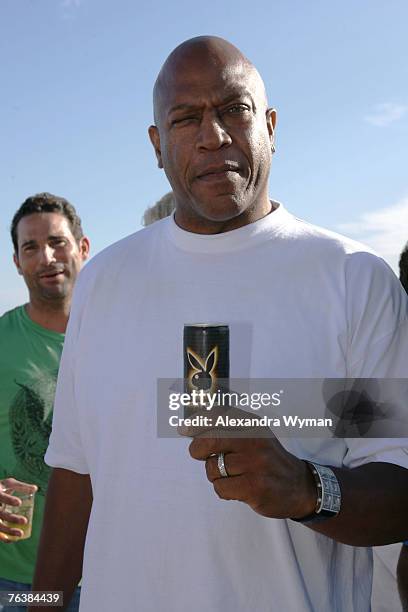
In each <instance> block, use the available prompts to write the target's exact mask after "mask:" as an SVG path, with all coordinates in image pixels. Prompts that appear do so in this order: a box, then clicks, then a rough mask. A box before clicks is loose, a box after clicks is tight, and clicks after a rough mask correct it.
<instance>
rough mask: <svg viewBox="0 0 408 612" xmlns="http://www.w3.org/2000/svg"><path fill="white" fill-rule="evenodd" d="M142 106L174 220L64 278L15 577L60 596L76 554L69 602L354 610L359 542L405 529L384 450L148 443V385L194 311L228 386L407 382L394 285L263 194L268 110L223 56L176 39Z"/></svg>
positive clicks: (231, 51) (399, 295)
mask: <svg viewBox="0 0 408 612" xmlns="http://www.w3.org/2000/svg"><path fill="white" fill-rule="evenodd" d="M154 116H155V125H152V126H151V127H150V128H149V135H150V139H151V141H152V144H153V147H154V150H155V154H156V158H157V162H158V165H159V167H160V168H163V169H164V171H165V172H166V175H167V177H168V180H169V182H170V185H171V188H172V191H173V193H174V198H175V203H176V212H175V217H174V218H173V217H170V218H168V219H164V220H161V221H159V222H157V223H155V224H153V225H152V226H150V227H148V228H145V229H144V230H142V231H141V232H138V233H136V234H135V235H132V236H130V237H129V238H126V239H125V240H123V241H121V242H119V243H118V244H116V245H114V246H112V247H110V248H109V249H107V250H106V251H105V252H104V253H102V254H100V255H99V256H97V257H96V258H94V260H93V261H92V262H91V263H90V265H89V266H88V267H87V269H86V270H85V272H84V274H83V276H81V279H80V280H79V286H78V291H77V294H76V299H75V300H74V307H73V311H72V315H71V320H70V326H69V330H68V335H67V339H66V342H65V347H64V355H63V359H62V364H61V370H60V372H61V373H60V378H59V383H58V390H57V398H56V406H55V412H54V415H55V416H54V423H53V431H52V436H51V441H50V446H49V448H48V451H47V455H46V460H47V462H48V463H49V464H50V465H51V466H53V467H54V471H53V475H52V478H51V482H50V485H49V489H48V500H47V509H46V520H45V528H44V531H43V536H42V544H41V550H40V554H39V561H38V568H37V578H36V581H35V587H36V588H39V589H58V590H64V592H65V594H66V597H69V594H70V592H71V590H72V588H73V585H74V584H76V582H77V581H78V579H79V577H80V575H81V570H82V562H83V588H82V596H81V608H80V609H81V612H94V611H95V610H98V612H105V611H106V612H108V611H109V612H110V611H111V610H120V611H121V612H122V611H123V612H125V611H128V610H140V611H142V612H150V611H151V612H162V611H166V612H176V611H177V612H187V611H189V612H190V611H194V612H212V611H214V612H217V611H222V612H248V611H249V610H254V611H256V612H266V611H270V610H276V611H279V612H281V611H282V610H285V611H290V612H292V611H293V612H303V611H307V612H312V611H313V612H316V611H318V612H328V611H329V610H337V611H339V612H342V611H344V612H366V611H367V612H368V611H369V609H370V593H371V572H372V568H371V550H370V549H369V548H368V546H370V545H372V544H382V543H387V542H391V541H396V540H399V539H401V538H402V537H403V533H405V531H404V530H405V529H406V509H407V491H408V487H407V485H408V478H407V475H408V471H407V469H406V468H407V467H408V453H407V449H404V448H402V445H401V441H400V440H392V439H391V440H387V441H384V440H381V439H378V438H377V439H376V438H372V439H364V440H358V439H353V438H335V439H334V438H332V439H328V438H327V437H326V438H315V437H308V438H307V437H304V438H300V437H297V438H284V439H283V440H282V441H279V440H278V438H277V437H276V436H275V435H274V434H273V433H272V432H271V431H270V430H267V431H263V432H262V433H263V434H264V435H263V437H259V436H256V435H255V433H254V435H253V437H250V438H242V437H240V438H234V437H231V436H229V437H226V435H222V434H223V432H221V434H220V432H218V435H217V436H214V435H213V431H211V426H210V431H209V432H205V433H209V435H207V436H203V435H200V434H202V433H203V430H202V429H200V428H196V429H193V428H189V427H188V426H187V427H185V428H184V429H183V430H181V432H180V433H182V434H183V436H184V437H178V438H177V439H169V438H167V439H166V438H164V437H159V436H158V435H157V423H156V409H157V407H156V396H157V380H158V379H159V378H177V377H179V376H181V372H182V369H183V362H182V333H183V325H184V324H185V323H189V322H212V321H221V322H225V323H227V324H228V325H229V327H230V333H231V376H232V377H233V378H245V379H249V378H263V379H268V378H274V377H280V378H291V377H296V378H343V377H351V378H371V377H374V378H376V377H387V376H388V377H391V376H392V377H398V376H406V367H407V365H406V364H407V363H408V360H407V359H406V347H407V346H408V324H407V319H406V302H405V297H404V294H403V292H402V291H401V289H400V286H399V283H398V281H397V280H396V279H395V278H394V277H393V275H392V273H391V272H390V271H389V269H388V268H387V266H386V265H385V264H384V262H382V260H380V259H379V258H378V257H377V256H375V255H374V254H372V253H370V252H368V251H367V250H366V249H365V248H364V247H362V246H361V245H358V244H356V243H354V242H352V241H349V240H347V239H345V238H343V237H341V236H337V235H334V234H332V233H330V232H327V231H325V230H323V229H320V228H317V227H314V226H312V225H310V224H307V223H305V222H303V221H301V220H299V219H297V218H295V217H293V216H292V215H291V214H290V213H289V212H288V211H286V210H285V209H284V207H283V206H282V205H281V204H279V203H278V202H274V201H271V200H270V199H269V196H268V177H269V171H270V166H271V160H272V153H273V151H274V137H275V125H276V112H275V110H273V109H272V108H269V107H268V104H267V99H266V95H265V88H264V85H263V83H262V80H261V78H260V76H259V74H258V72H257V71H256V69H255V68H254V66H253V65H252V64H251V63H250V62H249V61H248V60H247V59H246V58H245V57H244V56H243V55H242V54H241V52H240V51H239V50H238V49H236V48H235V47H234V46H233V45H231V44H230V43H228V42H227V41H225V40H222V39H219V38H215V37H199V38H196V39H192V40H189V41H186V42H185V43H183V44H182V45H180V46H179V47H177V48H176V49H175V50H174V51H173V52H172V53H171V55H170V56H169V58H168V59H167V60H166V62H165V64H164V65H163V67H162V69H161V71H160V74H159V76H158V78H157V82H156V85H155V88H154ZM397 329H398V333H396V330H397ZM315 408H316V409H317V408H318V407H315ZM319 409H321V411H322V413H324V411H325V409H326V406H325V405H324V404H323V402H322V405H321V406H319ZM159 416H160V415H159ZM191 438H193V440H192V441H191ZM208 480H209V481H210V482H209V483H208ZM92 499H93V502H92ZM227 500H229V501H228V503H227ZM239 501H240V502H243V503H238V502H239ZM91 504H92V510H91V514H90V515H89V511H90V507H91ZM84 544H85V553H84V552H83V551H84ZM34 609H35V610H36V609H40V608H34Z"/></svg>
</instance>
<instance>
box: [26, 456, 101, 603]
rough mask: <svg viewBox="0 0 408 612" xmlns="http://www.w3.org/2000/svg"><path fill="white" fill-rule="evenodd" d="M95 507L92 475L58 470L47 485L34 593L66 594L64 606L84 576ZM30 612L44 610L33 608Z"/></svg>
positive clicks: (53, 473) (55, 470) (33, 587)
mask: <svg viewBox="0 0 408 612" xmlns="http://www.w3.org/2000/svg"><path fill="white" fill-rule="evenodd" d="M91 507H92V487H91V481H90V478H89V475H87V474H85V475H84V474H77V473H76V472H71V471H69V470H64V469H61V468H55V469H54V470H53V471H52V474H51V478H50V481H49V485H48V491H47V499H46V504H45V512H44V522H43V527H42V532H41V539H40V546H39V550H38V556H37V565H36V571H35V576H34V581H33V586H32V589H33V590H34V591H63V592H64V606H65V605H67V604H68V602H69V601H70V599H71V596H72V594H73V592H74V590H75V588H76V586H77V584H78V582H79V581H80V579H81V576H82V560H83V551H84V544H85V536H86V531H87V528H88V521H89V515H90V512H91ZM29 610H30V612H35V611H40V610H44V608H43V607H41V606H30V608H29Z"/></svg>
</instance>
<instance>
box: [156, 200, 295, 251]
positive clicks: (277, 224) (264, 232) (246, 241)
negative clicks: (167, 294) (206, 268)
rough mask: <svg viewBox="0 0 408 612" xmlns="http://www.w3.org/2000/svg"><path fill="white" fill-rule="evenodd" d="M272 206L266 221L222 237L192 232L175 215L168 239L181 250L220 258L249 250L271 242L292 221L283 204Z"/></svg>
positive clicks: (232, 231) (260, 221)
mask: <svg viewBox="0 0 408 612" xmlns="http://www.w3.org/2000/svg"><path fill="white" fill-rule="evenodd" d="M271 203H272V205H273V206H274V210H272V211H271V212H270V213H269V214H268V215H266V216H265V217H262V219H258V221H254V223H250V224H249V225H244V226H243V227H239V228H237V229H234V230H231V231H229V232H222V233H220V234H195V233H193V232H188V231H186V230H184V229H182V228H181V227H179V226H178V225H177V223H176V222H175V219H174V212H173V214H172V215H171V217H170V219H169V223H168V225H167V228H168V236H169V238H170V240H171V242H172V243H173V244H174V245H175V246H177V247H178V248H180V249H182V250H184V251H189V252H195V253H209V254H216V253H227V252H231V251H238V250H243V249H247V248H249V247H252V246H253V245H254V244H255V243H257V244H258V243H260V242H263V241H264V240H267V239H270V238H271V234H274V233H277V232H278V230H279V229H280V228H282V226H284V225H286V224H287V223H288V221H289V220H290V219H291V218H292V215H291V214H290V213H289V212H288V211H287V210H286V209H285V208H284V206H283V205H282V204H281V203H280V202H275V201H273V200H271Z"/></svg>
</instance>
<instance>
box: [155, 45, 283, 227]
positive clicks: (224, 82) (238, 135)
mask: <svg viewBox="0 0 408 612" xmlns="http://www.w3.org/2000/svg"><path fill="white" fill-rule="evenodd" d="M209 41H211V42H209ZM154 107H155V118H156V125H154V126H150V128H149V136H150V139H151V141H152V144H153V146H154V149H155V153H156V157H157V161H158V165H159V167H160V168H164V169H165V172H166V175H167V178H168V179H169V181H170V184H171V186H172V188H173V193H174V196H175V199H176V222H177V224H178V225H180V227H182V228H183V229H186V230H188V231H190V232H195V233H203V234H214V233H220V232H226V231H229V230H232V229H236V228H238V227H242V226H244V225H248V224H249V223H253V222H254V221H256V220H258V219H261V218H262V217H264V216H265V215H267V214H268V213H269V212H270V211H271V204H270V201H269V197H268V177H269V169H270V164H271V156H272V145H273V140H274V128H275V124H276V112H275V110H274V109H271V108H268V106H267V101H266V96H265V89H264V85H263V83H262V80H261V78H260V76H259V74H258V73H257V71H256V70H255V68H254V67H253V66H252V64H250V62H248V60H247V59H246V58H244V57H243V56H242V54H240V53H239V52H238V51H237V49H236V48H235V47H233V46H232V45H230V44H229V43H227V42H226V41H222V40H221V39H217V38H211V39H206V38H202V39H201V38H200V39H193V41H192V42H187V43H185V44H184V45H182V46H181V47H179V48H178V49H176V50H175V51H174V52H173V53H172V54H171V55H170V56H169V58H168V60H167V61H166V62H165V64H164V66H163V68H162V70H161V72H160V74H159V77H158V79H157V82H156V85H155V90H154Z"/></svg>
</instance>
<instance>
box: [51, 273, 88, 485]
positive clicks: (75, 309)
mask: <svg viewBox="0 0 408 612" xmlns="http://www.w3.org/2000/svg"><path fill="white" fill-rule="evenodd" d="M81 276H82V272H81V274H80V278H79V279H78V281H77V285H76V287H75V291H74V299H73V303H72V309H71V314H70V318H69V323H68V327H67V333H66V336H65V341H64V348H63V351H62V357H61V363H60V367H59V372H58V382H57V390H56V394H55V402H54V414H53V421H52V431H51V436H50V440H49V446H48V449H47V452H46V454H45V457H44V460H45V462H46V463H47V464H48V465H49V466H51V467H59V468H65V469H67V470H71V471H73V472H78V473H79V474H88V473H89V468H88V465H87V461H86V456H85V452H84V448H83V445H82V441H81V433H80V423H79V418H78V407H77V403H76V398H75V367H74V366H75V345H76V338H77V337H78V330H79V327H80V310H81V307H80V301H81V300H80V297H81V287H80V285H81V282H80V281H81Z"/></svg>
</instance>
